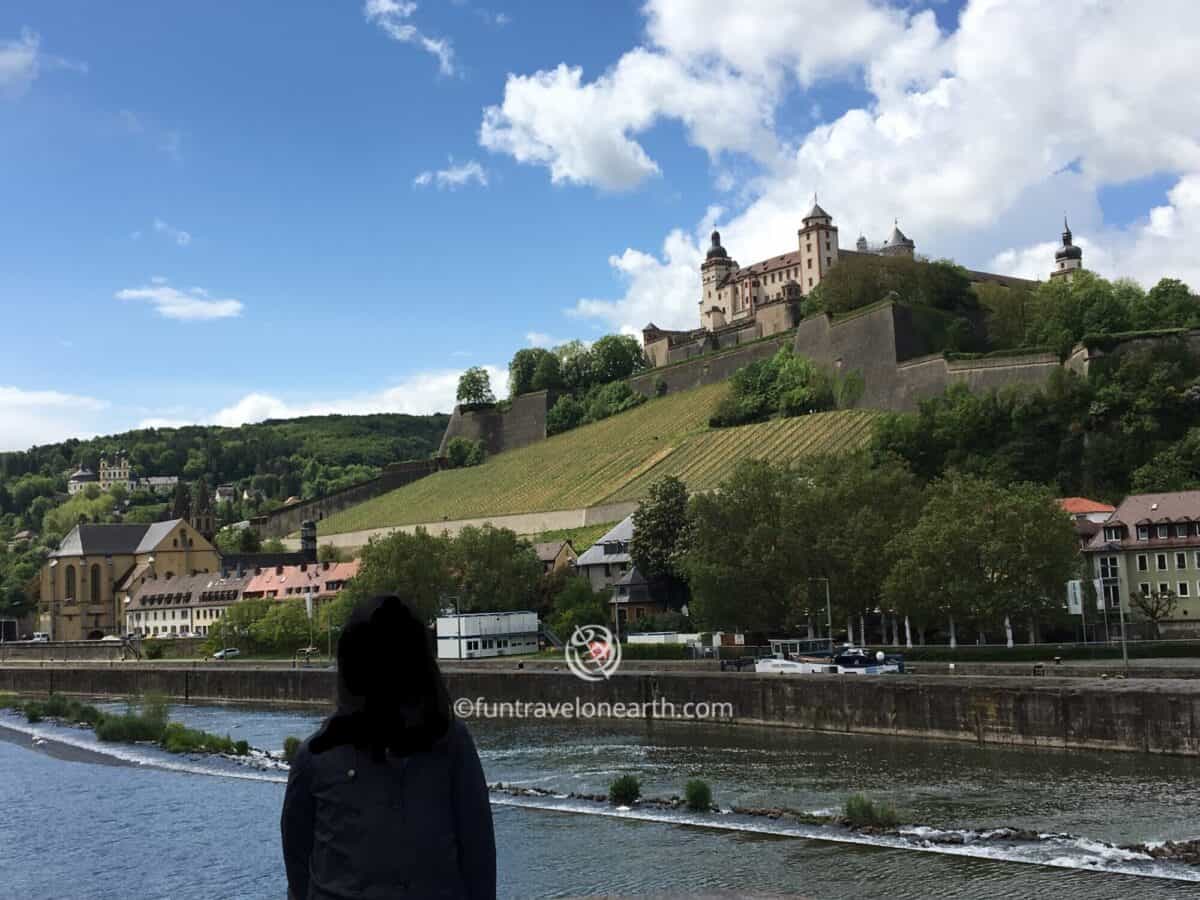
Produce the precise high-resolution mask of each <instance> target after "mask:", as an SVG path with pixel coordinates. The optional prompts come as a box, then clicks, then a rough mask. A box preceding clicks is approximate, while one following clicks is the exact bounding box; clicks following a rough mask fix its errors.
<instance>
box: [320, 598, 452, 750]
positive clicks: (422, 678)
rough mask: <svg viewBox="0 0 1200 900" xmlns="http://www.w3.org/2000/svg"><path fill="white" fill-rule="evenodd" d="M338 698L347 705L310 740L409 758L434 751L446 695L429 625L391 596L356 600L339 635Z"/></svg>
mask: <svg viewBox="0 0 1200 900" xmlns="http://www.w3.org/2000/svg"><path fill="white" fill-rule="evenodd" d="M337 659H338V682H339V694H340V695H341V696H339V701H340V702H342V703H344V704H345V708H339V710H338V712H337V713H336V714H335V715H334V716H332V717H331V718H330V719H329V721H327V722H326V723H325V725H324V727H322V728H321V730H320V731H319V732H318V733H317V734H316V736H315V737H314V738H313V739H312V741H311V742H310V745H309V746H310V749H311V750H312V752H314V753H321V752H323V751H325V750H328V749H330V748H332V747H335V746H338V745H340V744H353V745H354V746H356V747H359V748H360V749H370V750H371V752H372V755H373V756H375V757H376V759H382V758H383V754H384V752H385V751H390V752H392V753H394V754H398V755H406V754H409V753H414V752H418V751H427V750H430V749H432V747H433V744H434V743H435V742H436V741H437V740H438V739H439V738H441V737H442V736H443V735H444V734H445V733H446V730H447V729H448V728H449V727H450V700H449V694H448V693H447V692H446V684H445V682H444V681H443V680H442V673H441V671H440V670H439V669H438V665H437V659H436V658H435V656H434V653H433V648H432V646H431V640H430V634H429V629H427V628H426V627H425V625H424V624H423V623H422V622H421V621H420V620H419V619H418V618H417V617H416V616H415V615H413V612H412V610H411V609H409V607H408V605H407V604H406V603H405V602H404V601H403V600H401V599H400V598H399V597H396V596H394V595H387V596H380V597H373V598H371V599H370V600H367V601H365V602H363V603H360V604H358V605H357V606H356V607H355V608H354V610H353V612H351V614H350V618H349V619H348V620H347V621H346V626H345V628H343V630H342V635H341V638H340V639H339V640H338V648H337Z"/></svg>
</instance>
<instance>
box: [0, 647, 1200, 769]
mask: <svg viewBox="0 0 1200 900" xmlns="http://www.w3.org/2000/svg"><path fill="white" fill-rule="evenodd" d="M335 678H336V673H334V672H333V671H331V670H328V669H282V670H281V669H250V668H231V667H225V666H223V665H215V666H209V667H205V668H191V669H185V668H166V667H154V666H143V665H135V664H120V665H110V666H107V667H104V666H76V667H73V668H50V667H46V668H33V667H20V666H7V667H6V666H0V691H13V692H18V693H30V694H45V693H48V692H50V691H57V692H60V693H65V694H77V695H97V696H106V695H115V696H130V695H134V694H139V693H150V692H155V693H162V694H165V695H167V696H169V697H171V698H174V699H176V700H188V701H193V702H199V701H217V702H224V701H234V702H256V703H270V704H296V703H298V704H307V705H314V706H320V707H329V706H331V705H332V702H333V697H334V692H335ZM447 681H448V684H449V688H450V693H451V696H452V697H454V698H469V699H476V698H483V699H484V700H485V701H487V702H489V703H498V702H511V703H516V702H522V703H534V702H547V703H555V702H557V703H563V702H573V701H576V700H579V701H582V702H594V703H599V702H608V703H651V702H655V701H657V702H658V703H659V704H662V705H665V704H667V703H669V704H672V705H673V706H674V708H675V710H676V712H677V713H680V712H681V711H682V708H683V706H684V704H687V703H689V702H690V703H697V702H705V703H709V704H713V703H728V704H731V705H732V709H733V719H732V722H733V723H735V724H736V723H740V724H752V725H767V726H780V727H789V728H801V729H809V730H815V731H829V732H842V733H851V734H888V735H903V736H910V737H924V738H937V739H944V740H958V741H974V742H977V743H980V744H995V745H1008V746H1032V747H1044V748H1058V749H1094V750H1118V751H1134V752H1145V753H1165V754H1179V755H1186V756H1200V683H1197V681H1196V680H1177V679H1154V680H1140V679H1130V680H1109V681H1094V682H1089V681H1084V680H1081V679H1077V678H1051V677H1046V678H1019V677H1005V676H998V677H969V676H932V675H930V676H911V675H903V676H887V677H878V678H874V677H865V676H861V677H860V676H842V677H836V676H829V677H818V676H813V677H796V676H792V677H787V676H778V675H757V674H749V673H740V674H733V673H720V672H714V673H702V672H692V673H682V672H668V671H661V672H646V671H641V672H629V673H619V674H617V675H615V676H614V677H613V678H611V679H609V680H607V681H604V682H599V683H587V682H583V681H580V680H578V679H576V678H574V677H573V676H570V675H568V674H566V673H563V672H545V671H534V670H520V671H517V670H513V671H508V672H497V671H495V670H494V669H491V670H490V669H486V668H462V667H460V668H455V669H449V670H448V671H447ZM585 724H586V723H583V722H581V723H580V725H581V727H584V726H585Z"/></svg>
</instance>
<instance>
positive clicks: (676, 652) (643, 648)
mask: <svg viewBox="0 0 1200 900" xmlns="http://www.w3.org/2000/svg"><path fill="white" fill-rule="evenodd" d="M621 657H622V659H691V653H690V652H689V651H688V647H687V645H686V644H627V643H625V642H624V641H622V642H621Z"/></svg>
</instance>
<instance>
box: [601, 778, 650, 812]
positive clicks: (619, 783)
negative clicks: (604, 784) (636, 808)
mask: <svg viewBox="0 0 1200 900" xmlns="http://www.w3.org/2000/svg"><path fill="white" fill-rule="evenodd" d="M640 796H642V783H641V782H640V781H638V779H637V776H636V775H622V776H621V777H620V778H616V779H614V780H613V783H612V784H610V785H609V786H608V799H609V801H610V802H612V803H615V804H616V805H617V806H632V805H633V804H634V803H637V800H638V798H639V797H640Z"/></svg>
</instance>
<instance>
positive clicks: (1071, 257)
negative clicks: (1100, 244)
mask: <svg viewBox="0 0 1200 900" xmlns="http://www.w3.org/2000/svg"><path fill="white" fill-rule="evenodd" d="M1082 268H1083V250H1082V249H1081V248H1079V247H1076V246H1075V245H1074V244H1072V243H1071V226H1070V225H1068V224H1067V217H1066V216H1063V233H1062V246H1061V247H1059V248H1058V249H1057V250H1056V251H1054V270H1053V271H1052V272H1051V273H1050V277H1051V278H1063V279H1065V280H1067V281H1070V280H1071V278H1072V276H1073V275H1074V274H1075V272H1076V271H1077V270H1079V269H1082Z"/></svg>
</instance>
